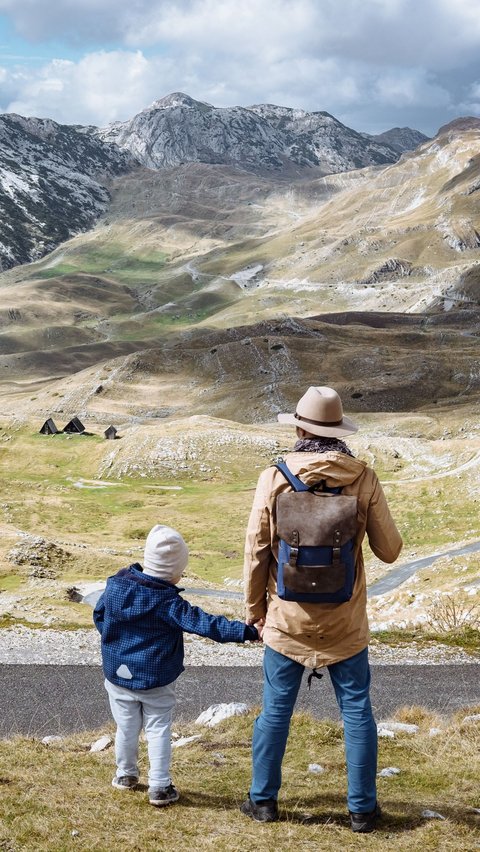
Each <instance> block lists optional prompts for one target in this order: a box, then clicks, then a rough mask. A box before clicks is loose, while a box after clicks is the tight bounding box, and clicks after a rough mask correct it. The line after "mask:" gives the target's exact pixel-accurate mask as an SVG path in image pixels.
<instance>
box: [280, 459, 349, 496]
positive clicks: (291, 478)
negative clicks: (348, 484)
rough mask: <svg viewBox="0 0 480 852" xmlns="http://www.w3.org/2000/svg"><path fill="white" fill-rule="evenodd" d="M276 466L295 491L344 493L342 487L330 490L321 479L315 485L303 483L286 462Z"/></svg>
mask: <svg viewBox="0 0 480 852" xmlns="http://www.w3.org/2000/svg"><path fill="white" fill-rule="evenodd" d="M274 466H275V467H276V468H277V469H278V470H279V471H280V473H283V475H284V477H285V479H286V480H287V482H288V483H289V484H290V485H291V486H292V488H293V490H294V491H327V492H328V493H329V494H341V493H342V486H339V487H337V488H329V487H328V485H327V483H326V481H325V480H324V479H320V481H319V482H315V483H314V485H307V484H306V483H305V482H302V480H301V479H299V478H298V476H295V475H294V474H293V473H292V471H291V470H290V469H289V468H288V467H287V465H286V464H285V462H284V461H277V462H275V465H274Z"/></svg>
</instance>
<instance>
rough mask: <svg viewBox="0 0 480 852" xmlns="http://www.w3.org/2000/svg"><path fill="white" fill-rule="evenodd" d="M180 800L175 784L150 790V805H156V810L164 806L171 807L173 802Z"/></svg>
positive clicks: (150, 788)
mask: <svg viewBox="0 0 480 852" xmlns="http://www.w3.org/2000/svg"><path fill="white" fill-rule="evenodd" d="M179 798H180V794H179V792H178V790H176V789H175V787H174V786H173V784H169V785H168V787H149V788H148V800H149V802H150V804H151V805H154V806H155V807H156V808H161V807H163V805H171V804H173V802H178V800H179Z"/></svg>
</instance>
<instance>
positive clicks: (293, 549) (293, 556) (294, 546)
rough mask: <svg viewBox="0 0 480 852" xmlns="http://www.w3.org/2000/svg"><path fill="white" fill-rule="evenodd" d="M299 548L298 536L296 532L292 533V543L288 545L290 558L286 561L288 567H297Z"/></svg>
mask: <svg viewBox="0 0 480 852" xmlns="http://www.w3.org/2000/svg"><path fill="white" fill-rule="evenodd" d="M299 546H300V536H299V533H298V530H293V531H292V543H291V545H290V558H289V560H288V562H289V565H291V566H292V568H296V567H297V559H298V548H299Z"/></svg>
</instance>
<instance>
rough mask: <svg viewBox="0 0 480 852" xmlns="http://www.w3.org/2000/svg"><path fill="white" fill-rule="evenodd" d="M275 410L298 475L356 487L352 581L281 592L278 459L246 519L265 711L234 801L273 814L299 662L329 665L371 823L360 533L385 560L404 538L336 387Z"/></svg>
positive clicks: (248, 578) (356, 816)
mask: <svg viewBox="0 0 480 852" xmlns="http://www.w3.org/2000/svg"><path fill="white" fill-rule="evenodd" d="M278 420H279V421H280V422H281V423H289V424H292V425H294V426H295V427H296V434H297V438H298V440H297V442H296V443H295V446H294V447H293V452H291V453H289V454H288V455H287V456H286V459H285V462H286V464H287V466H288V468H289V470H290V471H291V472H292V473H293V474H295V476H297V477H299V478H300V479H301V480H302V481H303V482H304V483H306V484H307V485H309V486H310V485H313V484H315V483H317V482H319V480H325V481H326V485H327V487H330V488H332V487H339V486H341V487H342V494H344V495H355V496H356V497H357V522H356V535H355V540H354V556H355V583H354V588H353V594H352V597H351V599H350V600H348V601H346V602H344V603H341V604H331V603H329V604H318V603H298V602H296V601H291V600H288V601H287V600H281V599H280V598H279V597H278V594H277V587H276V576H277V557H278V542H279V539H278V534H277V530H276V498H277V496H278V495H279V494H281V493H282V492H284V491H290V490H291V487H290V485H289V484H288V482H287V481H286V479H285V477H284V476H283V474H282V473H281V472H280V471H279V470H278V469H277V468H276V467H274V466H272V467H269V468H268V469H266V470H264V471H263V472H262V473H261V475H260V478H259V481H258V485H257V489H256V492H255V497H254V501H253V506H252V511H251V514H250V520H249V523H248V529H247V535H246V543H245V568H244V580H245V600H246V611H247V621H248V622H249V623H251V624H257V626H260V627H263V636H262V638H263V642H264V644H265V646H266V648H265V657H264V675H265V680H264V694H263V707H262V711H261V713H260V715H259V716H258V718H257V719H256V720H255V723H254V732H253V743H252V763H253V776H252V783H251V787H250V792H249V796H248V799H247V801H245V802H244V803H243V804H242V806H241V811H242V813H244V814H245V815H247V816H249V817H251V818H252V819H255V820H258V821H259V822H273V821H275V820H277V819H278V805H277V797H278V792H279V789H280V785H281V766H282V760H283V756H284V752H285V747H286V743H287V737H288V731H289V726H290V719H291V716H292V712H293V709H294V705H295V701H296V698H297V695H298V691H299V687H300V682H301V679H302V675H303V672H304V670H305V668H312V669H314V670H315V669H317V668H319V667H322V666H326V667H327V668H328V672H329V675H330V678H331V681H332V684H333V687H334V690H335V695H336V698H337V702H338V705H339V707H340V711H341V714H342V718H343V724H344V737H345V753H346V762H347V775H348V796H347V802H348V808H349V813H350V821H351V827H352V830H353V831H355V832H361V833H365V832H370V831H373V830H374V828H375V824H376V819H377V817H378V816H380V808H379V806H378V804H377V796H376V783H375V782H376V773H377V728H376V724H375V720H374V718H373V714H372V708H371V704H370V695H369V688H370V669H369V664H368V641H369V631H368V621H367V610H366V580H365V570H364V562H363V554H362V541H363V538H364V536H365V533H366V534H367V537H368V542H369V545H370V548H371V549H372V550H373V552H374V554H375V555H376V556H377V557H378V558H379V559H381V560H382V561H383V562H388V563H390V562H394V561H395V560H396V558H397V557H398V555H399V553H400V550H401V548H402V539H401V537H400V534H399V532H398V530H397V528H396V526H395V523H394V521H393V519H392V516H391V514H390V511H389V509H388V505H387V501H386V499H385V495H384V493H383V490H382V487H381V485H380V483H379V481H378V479H377V476H376V474H375V473H374V471H373V470H371V469H370V468H369V467H367V465H366V463H365V462H363V461H360V460H359V459H357V458H355V457H354V455H353V453H352V452H351V450H350V449H349V448H348V447H347V445H346V444H345V443H344V442H343V440H341V439H342V438H343V437H344V436H346V435H350V434H353V433H354V432H356V431H357V430H358V427H357V426H356V425H355V423H353V421H352V420H350V419H349V418H347V417H345V416H344V414H343V407H342V402H341V399H340V397H339V395H338V393H337V392H336V391H335V390H334V389H333V388H329V387H310V388H309V389H308V390H307V392H306V393H305V394H304V395H303V396H302V397H301V399H300V400H299V402H298V405H297V408H296V412H295V414H279V415H278Z"/></svg>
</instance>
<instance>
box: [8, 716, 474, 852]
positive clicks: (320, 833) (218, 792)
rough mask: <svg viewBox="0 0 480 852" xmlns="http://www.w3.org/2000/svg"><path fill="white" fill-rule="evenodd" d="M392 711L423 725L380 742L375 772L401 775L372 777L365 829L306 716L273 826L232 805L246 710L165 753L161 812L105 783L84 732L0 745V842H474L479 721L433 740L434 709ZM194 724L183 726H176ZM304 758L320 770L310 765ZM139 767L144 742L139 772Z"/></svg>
mask: <svg viewBox="0 0 480 852" xmlns="http://www.w3.org/2000/svg"><path fill="white" fill-rule="evenodd" d="M465 712H466V711H465ZM400 715H401V716H402V717H403V718H409V719H416V720H417V721H419V722H420V723H421V731H420V733H419V734H417V735H416V736H407V735H401V734H397V736H396V739H395V740H384V739H381V740H380V758H379V768H383V767H386V766H396V767H398V768H399V769H400V770H401V772H400V774H399V775H397V776H395V777H392V778H379V784H378V787H379V800H380V802H381V803H382V807H383V810H384V818H383V819H382V821H381V824H380V825H379V829H378V831H377V832H376V833H375V834H372V835H370V836H368V837H362V838H360V837H358V836H354V835H353V834H352V833H351V831H350V827H349V821H348V816H347V812H346V805H345V785H346V777H345V765H344V756H343V740H342V733H341V729H340V727H339V726H338V725H337V724H334V723H328V722H318V721H315V720H313V719H312V718H311V717H309V716H307V715H303V714H298V715H296V716H294V719H293V723H292V730H291V735H290V740H289V746H288V749H287V754H286V757H285V761H284V773H283V786H282V791H281V797H280V809H281V820H280V822H279V823H277V824H269V825H260V824H258V823H254V822H251V821H250V820H248V819H246V818H245V817H243V816H242V815H241V814H240V813H239V805H240V804H241V802H242V800H243V799H244V798H245V794H246V791H247V790H248V785H249V779H250V740H251V727H252V722H253V715H250V716H249V717H245V718H241V719H238V718H237V719H234V720H229V721H227V722H223V723H222V724H221V725H220V726H219V727H217V728H215V729H213V730H205V729H198V728H197V729H196V730H195V732H196V733H198V732H199V730H201V740H199V741H197V742H196V743H193V744H192V745H189V746H186V747H184V748H180V749H177V750H175V751H174V759H173V770H172V774H173V778H174V781H175V783H176V785H177V786H178V788H179V790H180V792H181V798H180V801H179V803H178V804H177V805H174V806H171V807H169V808H164V809H158V810H155V809H154V808H152V807H151V806H150V805H149V804H148V802H147V799H146V792H145V790H146V788H145V786H144V787H142V788H140V789H139V790H137V791H135V792H131V791H125V792H119V791H116V790H114V789H113V788H112V787H111V778H112V775H113V764H114V759H113V752H112V750H109V751H106V752H103V753H100V754H91V753H89V752H88V751H87V748H88V743H90V742H92V741H93V739H94V738H95V736H96V735H95V734H93V733H92V734H91V735H90V736H88V735H85V734H82V735H81V736H74V737H69V738H67V739H65V740H64V741H63V742H62V743H60V744H59V745H56V746H51V747H45V746H43V745H42V744H41V743H40V742H39V741H35V740H28V739H15V740H13V741H2V742H0V786H1V799H2V816H1V818H0V849H2V850H11V852H16V850H20V849H21V850H25V852H27V850H32V852H47V850H48V852H64V850H70V849H93V850H98V852H110V850H112V852H113V850H115V852H116V850H118V849H119V848H121V849H128V850H132V852H140V850H141V852H149V850H152V852H153V850H176V849H179V850H180V849H185V848H188V847H190V848H195V849H198V850H218V852H237V850H238V852H243V850H245V849H249V848H257V849H261V850H263V849H276V850H278V852H290V850H314V849H315V850H318V849H321V850H325V852H333V850H338V849H339V848H342V849H345V850H356V849H358V848H360V846H362V845H363V846H364V847H365V848H367V849H369V850H374V851H375V852H380V850H383V849H384V848H385V846H386V845H388V844H392V845H394V846H395V849H399V850H402V852H403V850H405V852H407V850H408V852H413V851H414V850H415V852H416V850H418V849H420V848H421V849H423V850H442V852H450V850H451V852H454V850H455V852H460V850H462V852H464V851H465V852H470V850H471V852H473V850H478V848H479V833H478V828H479V816H478V814H477V813H476V812H475V811H474V808H478V807H479V805H480V802H479V800H478V785H477V781H478V772H479V770H480V766H479V759H478V751H476V749H477V750H478V743H479V726H478V723H477V724H475V723H471V724H469V725H464V726H463V727H462V726H461V725H460V723H459V721H457V722H455V721H450V723H448V724H447V723H446V722H445V720H444V722H443V725H444V730H443V732H442V734H441V735H438V736H435V737H430V736H429V733H428V728H429V725H430V724H432V723H434V722H435V721H437V720H436V719H435V717H433V716H429V714H428V713H426V711H423V710H422V709H421V708H411V710H410V711H408V710H404V711H402V713H401V714H400ZM463 715H465V713H464V714H463ZM193 731H194V726H190V728H188V729H187V728H186V729H185V730H182V734H185V733H190V732H193ZM313 762H316V763H320V764H321V765H322V766H323V767H324V768H325V771H324V772H323V773H322V774H320V775H314V774H311V773H309V772H308V764H309V763H313ZM145 768H146V755H145V747H144V746H143V745H142V749H141V771H142V774H143V776H144V773H145ZM424 809H430V810H433V811H437V812H439V813H441V814H442V815H443V816H444V817H445V820H427V819H425V818H423V817H422V811H423V810H424Z"/></svg>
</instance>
